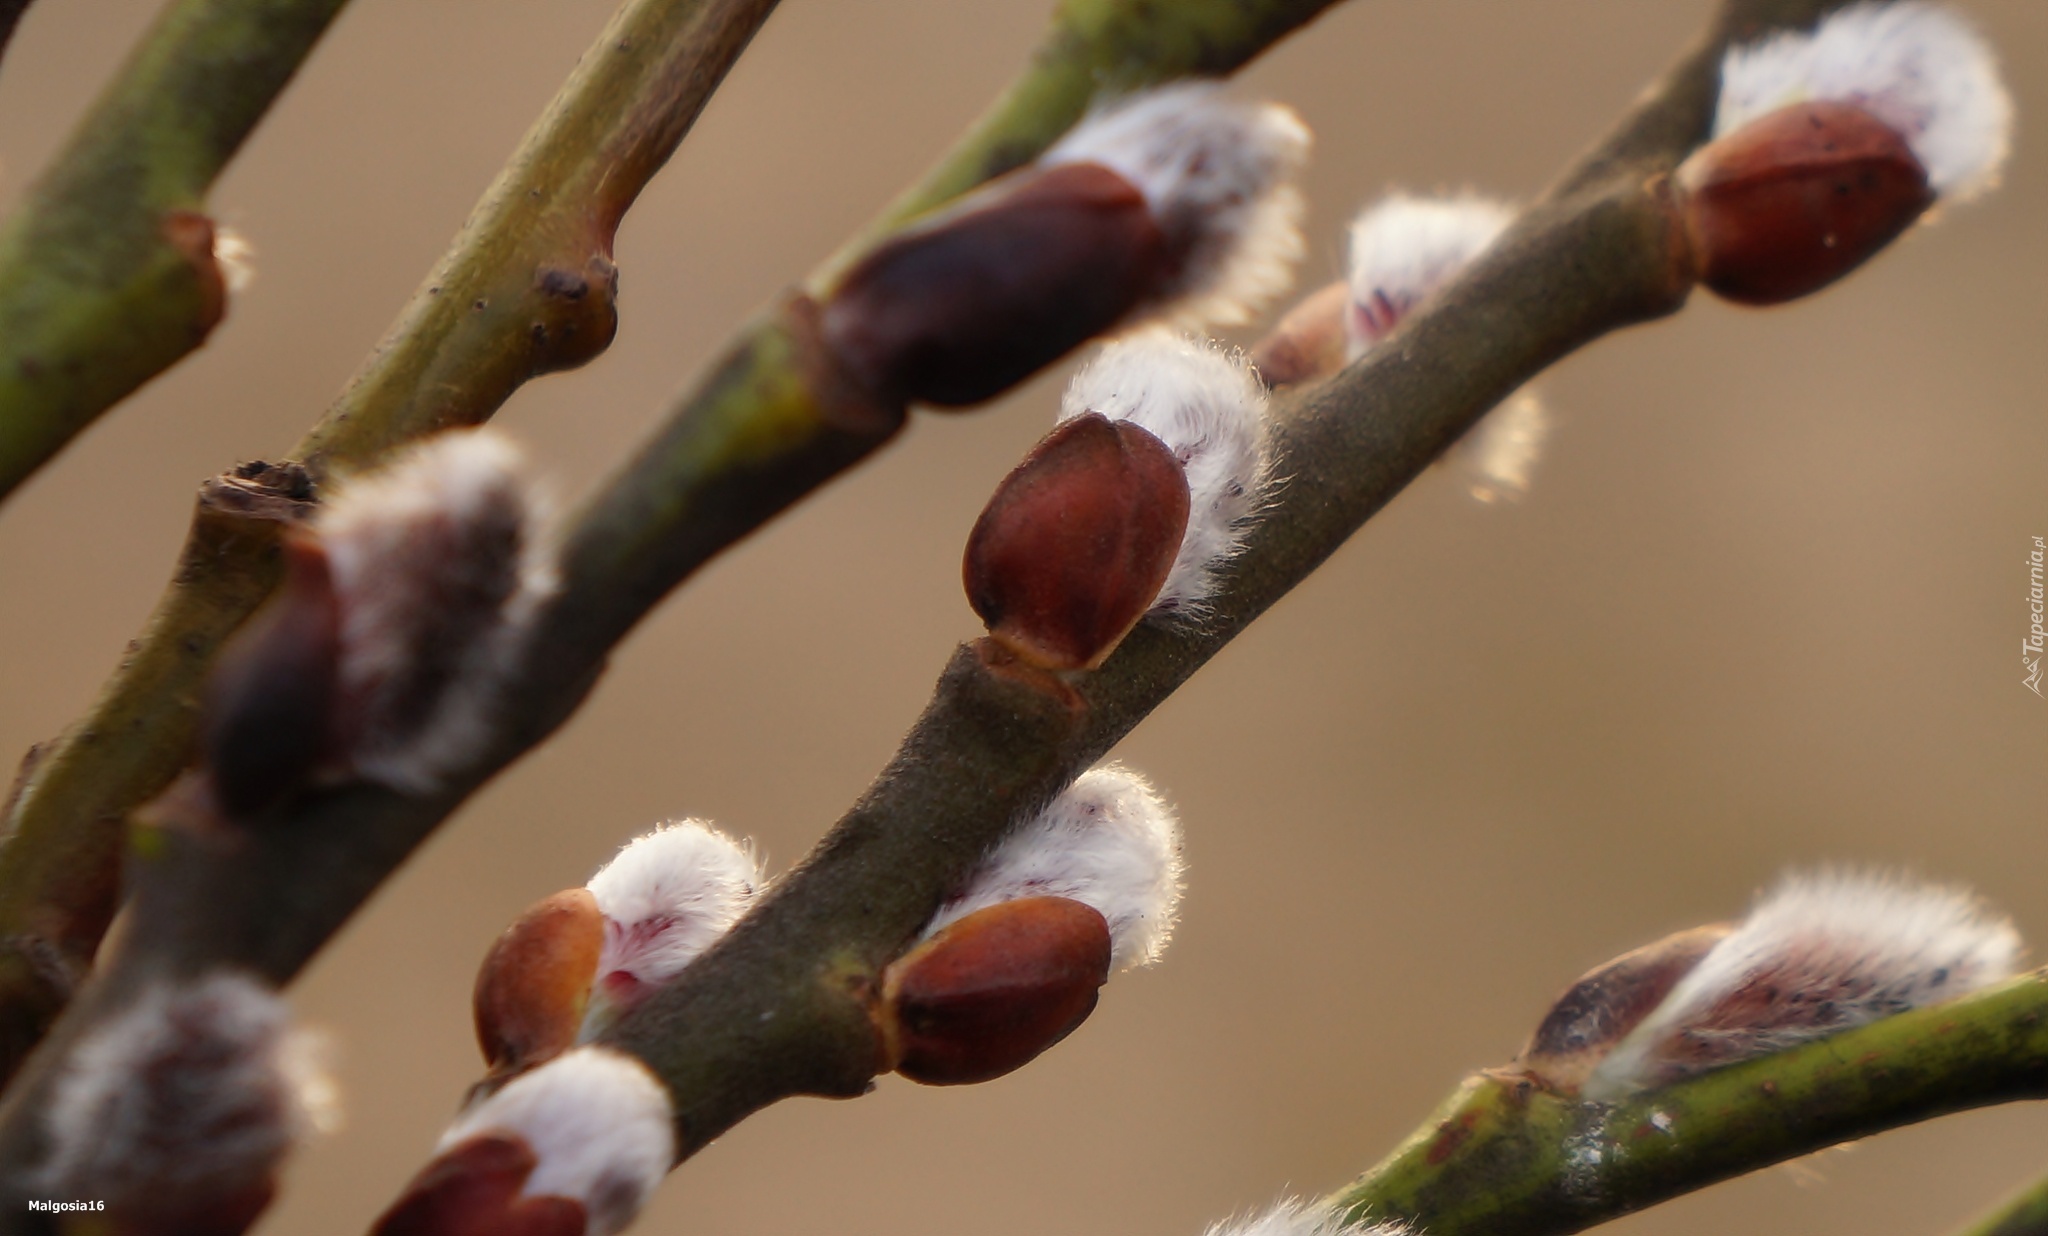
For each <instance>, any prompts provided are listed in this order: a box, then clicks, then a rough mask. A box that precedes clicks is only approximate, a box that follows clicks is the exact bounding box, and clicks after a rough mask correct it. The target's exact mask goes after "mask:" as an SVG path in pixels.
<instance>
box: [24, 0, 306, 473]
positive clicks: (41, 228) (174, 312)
mask: <svg viewBox="0 0 2048 1236" xmlns="http://www.w3.org/2000/svg"><path fill="white" fill-rule="evenodd" d="M345 2H346V0H178V2H177V3H174V4H172V5H171V6H170V7H169V8H167V9H165V10H164V12H163V14H162V15H161V16H160V17H158V19H157V21H156V24H155V25H154V26H152V27H151V28H150V30H149V32H148V33H147V34H146V35H144V36H143V41H142V45H141V46H140V47H139V48H138V49H137V50H136V52H135V54H134V55H133V56H132V57H131V58H130V59H129V61H128V63H127V64H126V65H125V66H124V67H123V68H122V70H121V72H120V74H119V76H117V77H116V78H115V79H114V81H113V83H112V84H111V85H110V86H109V87H108V88H107V90H106V92H105V93H103V94H102V95H101V96H100V98H99V101H98V102H97V103H95V104H94V105H93V108H92V110H91V111H90V112H89V113H87V115H86V117H85V120H84V121H83V122H82V123H81V124H80V125H79V128H78V131H77V132H76V133H74V134H73V135H72V137H71V141H70V143H69V144H68V145H66V146H65V148H64V149H63V151H62V152H60V153H59V154H58V156H57V158H56V161H55V162H54V163H53V164H52V165H51V167H50V169H49V170H48V171H47V172H45V173H44V174H43V176H42V177H41V178H40V179H39V180H37V182H36V183H35V185H34V186H33V187H32V188H30V190H29V192H28V196H27V198H26V200H24V202H23V203H22V205H21V208H20V209H19V210H18V211H16V213H15V214H14V216H13V217H12V218H10V219H9V220H8V221H7V223H6V225H5V226H4V227H0V499H4V498H5V497H6V495H7V494H9V493H11V492H12V491H13V490H14V488H15V487H16V486H18V485H20V484H21V482H22V481H24V480H25V479H27V478H28V476H29V474H30V473H32V472H34V471H35V470H36V469H37V468H39V467H41V466H42V464H43V463H44V462H45V461H46V460H48V459H49V458H50V457H51V456H52V455H55V454H56V453H57V451H58V450H60V449H61V448H62V447H63V445H64V444H65V443H66V442H68V441H70V440H71V439H72V438H73V437H74V436H76V435H77V434H78V433H80V432H81V431H83V430H84V429H85V427H86V426H87V425H90V424H92V422H93V421H94V420H95V419H96V418H97V417H98V416H99V415H100V413H102V412H104V411H106V410H107V409H108V408H109V407H111V406H113V404H114V403H115V402H116V401H118V400H119V399H121V398H122V397H123V396H125V395H127V394H128V393H129V392H130V391H132V390H134V389H135V388H136V387H138V386H141V385H142V384H143V383H144V382H147V381H148V380H149V379H151V378H153V377H155V376H156V375H157V374H159V373H161V372H163V371H164V370H165V369H168V368H169V367H170V366H171V365H172V364H174V363H176V362H177V360H178V359H179V358H181V357H183V356H184V355H185V354H186V353H187V352H190V351H192V350H193V349H194V348H196V347H198V346H199V345H200V344H201V343H203V342H204V341H205V339H206V336H207V334H208V332H210V331H211V330H212V329H213V327H214V325H215V324H216V323H218V322H219V321H220V319H221V316H222V314H223V313H224V312H225V310H226V307H227V295H226V289H225V287H224V285H223V283H222V280H221V274H220V270H219V268H218V266H216V265H215V263H214V260H213V225H212V223H211V222H210V221H208V220H207V218H206V216H205V215H204V214H203V213H201V212H202V211H203V210H204V207H205V200H206V191H207V190H208V189H209V188H211V187H212V185H213V181H214V178H215V177H216V176H218V175H220V172H221V169H222V168H224V167H225V166H226V165H227V162H228V160H229V159H231V158H233V157H234V154H235V152H236V151H237V150H238V149H240V148H241V145H242V141H243V139H244V138H246V137H248V136H249V132H250V130H252V129H254V128H255V127H256V122H257V121H258V120H261V119H262V118H263V113H264V112H266V111H268V110H269V108H270V104H271V102H272V101H273V100H274V99H276V98H277V96H278V94H279V93H280V92H282V91H283V90H284V88H285V84H286V83H287V82H289V81H290V80H291V78H292V74H294V73H296V72H297V71H298V68H299V64H300V62H301V61H303V60H304V59H305V58H306V55H307V54H308V53H309V52H311V51H312V50H313V45H314V44H315V43H316V42H318V41H319V39H320V36H321V34H322V33H324V32H325V31H326V29H327V24H328V23H329V22H330V21H332V20H333V19H334V16H335V14H336V13H338V12H340V10H341V7H342V5H343V4H344V3H345ZM21 7H22V6H20V5H14V6H10V8H11V11H10V12H9V13H8V14H7V15H6V16H7V26H8V28H9V32H10V33H11V27H12V24H13V22H12V19H13V18H14V17H17V16H19V12H20V8H21Z"/></svg>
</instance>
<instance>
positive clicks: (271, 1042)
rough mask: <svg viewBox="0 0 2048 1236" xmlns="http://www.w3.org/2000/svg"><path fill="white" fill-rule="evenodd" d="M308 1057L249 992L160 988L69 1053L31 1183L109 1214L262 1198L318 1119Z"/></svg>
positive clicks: (245, 982) (312, 1059) (253, 985)
mask: <svg viewBox="0 0 2048 1236" xmlns="http://www.w3.org/2000/svg"><path fill="white" fill-rule="evenodd" d="M320 1054H321V1053H320V1051H319V1049H318V1043H317V1036H312V1035H309V1034H307V1033H306V1032H304V1031H299V1030H294V1029H293V1028H292V1026H291V1014H290V1011H289V1010H288V1009H287V1008H286V1006H285V1003H284V1001H283V1000H282V999H280V998H279V997H278V996H277V995H276V993H274V992H272V991H270V990H269V989H268V988H266V987H264V986H262V985H261V984H259V983H257V982H256V981H255V980H253V979H250V978H246V977H244V976H242V975H239V974H228V973H218V974H213V975H210V976H208V977H206V978H203V979H200V980H198V981H196V982H188V983H179V984H172V983H168V982H161V981H160V982H158V983H156V984H154V985H152V986H151V987H149V988H148V989H146V990H145V991H144V992H143V994H142V995H141V996H140V997H139V998H138V999H137V1000H136V1001H135V1003H134V1005H133V1006H132V1007H130V1008H129V1009H128V1010H127V1011H125V1012H123V1013H121V1014H120V1015H119V1016H117V1017H115V1018H114V1019H112V1020H111V1021H109V1022H107V1023H106V1024H105V1025H103V1026H101V1027H100V1028H99V1029H97V1030H95V1031H93V1032H92V1034H91V1035H90V1036H88V1037H87V1038H86V1039H85V1040H84V1041H83V1042H82V1043H80V1044H79V1045H78V1047H77V1048H76V1049H75V1050H74V1051H73V1052H72V1054H71V1058H70V1060H69V1061H68V1062H67V1063H66V1064H65V1066H64V1072H63V1075H62V1076H61V1077H60V1078H59V1079H58V1081H57V1084H56V1087H55V1089H54V1091H53V1093H52V1097H51V1100H50V1107H49V1112H48V1114H47V1115H46V1117H45V1119H46V1120H47V1128H48V1130H49V1134H50V1157H49V1159H48V1160H47V1161H46V1164H45V1166H44V1168H43V1170H42V1173H41V1183H42V1185H43V1186H44V1187H45V1188H47V1189H48V1190H50V1191H51V1192H54V1193H57V1194H59V1195H61V1196H79V1197H97V1198H104V1199H106V1201H107V1202H108V1204H109V1205H110V1206H112V1207H114V1208H115V1209H116V1210H122V1211H126V1210H129V1209H131V1208H140V1209H143V1210H145V1211H147V1210H152V1209H156V1208H166V1209H169V1208H176V1209H180V1210H185V1209H189V1208H192V1207H195V1206H199V1207H203V1206H205V1205H206V1204H208V1203H211V1202H219V1201H225V1200H228V1199H229V1198H231V1197H232V1196H233V1195H236V1194H239V1193H243V1192H245V1191H247V1190H250V1189H253V1188H258V1187H261V1186H263V1185H264V1184H265V1182H267V1181H268V1180H269V1179H270V1178H271V1176H272V1173H274V1172H275V1171H276V1169H277V1167H278V1165H279V1164H280V1163H281V1162H282V1161H283V1159H284V1156H285V1154H286V1152H287V1151H289V1150H290V1149H291V1147H292V1145H293V1144H294V1143H295V1142H297V1141H298V1140H299V1139H300V1138H302V1137H303V1136H305V1135H306V1134H307V1133H309V1132H311V1131H312V1130H314V1129H315V1128H318V1127H321V1126H322V1125H323V1124H324V1123H326V1121H325V1120H324V1119H323V1117H325V1116H328V1115H330V1114H331V1110H332V1105H333V1086H332V1083H331V1082H330V1081H329V1080H328V1078H327V1077H326V1075H325V1073H324V1071H323V1070H322V1069H321V1068H320V1060H319V1057H320Z"/></svg>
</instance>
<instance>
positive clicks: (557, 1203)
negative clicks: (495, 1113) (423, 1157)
mask: <svg viewBox="0 0 2048 1236" xmlns="http://www.w3.org/2000/svg"><path fill="white" fill-rule="evenodd" d="M535 1162H536V1160H535V1156H534V1153H533V1148H532V1147H530V1146H528V1145H527V1144H526V1142H525V1141H524V1140H523V1139H521V1138H518V1137H513V1136H508V1135H504V1134H495V1133H485V1134H480V1135H478V1136H476V1137H472V1138H470V1139H468V1140H467V1141H464V1142H461V1143H460V1144H458V1145H456V1146H454V1147H452V1148H450V1149H449V1150H447V1151H446V1152H444V1153H442V1154H440V1155H437V1156H436V1157H435V1159H434V1161H433V1162H432V1163H429V1164H427V1166H426V1168H425V1170H423V1171H421V1172H420V1174H419V1175H417V1176H415V1177H413V1179H412V1183H410V1184H408V1185H407V1186H406V1187H405V1192H404V1193H402V1194H400V1195H399V1198H398V1200H397V1201H396V1202H393V1203H392V1204H391V1208H390V1209H389V1210H386V1211H385V1212H384V1213H383V1215H382V1216H380V1217H379V1218H378V1220H377V1225H376V1226H375V1227H373V1228H371V1229H370V1231H371V1236H584V1227H585V1222H586V1218H587V1216H586V1215H585V1214H584V1210H583V1205H582V1203H580V1202H577V1201H576V1200H574V1199H573V1198H566V1197H553V1196H546V1195H543V1196H538V1197H521V1196H520V1195H519V1193H520V1190H521V1189H522V1188H523V1187H524V1186H525V1184H526V1178H527V1176H529V1175H531V1174H532V1172H533V1168H534V1164H535Z"/></svg>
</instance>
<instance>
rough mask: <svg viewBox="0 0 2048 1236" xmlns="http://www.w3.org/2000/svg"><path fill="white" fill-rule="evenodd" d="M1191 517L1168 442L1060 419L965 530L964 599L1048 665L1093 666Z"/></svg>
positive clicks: (1131, 430)
mask: <svg viewBox="0 0 2048 1236" xmlns="http://www.w3.org/2000/svg"><path fill="white" fill-rule="evenodd" d="M1187 526H1188V481H1187V476H1186V474H1185V473H1184V472H1183V471H1182V469H1181V466H1180V462H1179V461H1178V460H1176V459H1175V458H1174V455H1173V452H1172V451H1171V450H1170V449H1169V448H1168V447H1167V446H1166V444H1165V443H1163V442H1161V441H1160V440H1159V439H1158V438H1155V437H1153V436H1152V435H1151V434H1150V433H1148V432H1146V431H1145V430H1143V429H1140V428H1138V427H1137V426H1136V425H1133V424H1131V423H1130V422H1128V421H1111V420H1109V419H1108V418H1106V417H1104V416H1102V415H1100V414H1098V413H1094V412H1090V413H1087V414H1085V415H1082V416H1077V417H1074V418H1073V419H1072V420H1068V421H1065V422H1063V423H1062V424H1061V425H1060V426H1059V427H1058V428H1056V429H1054V430H1053V431H1052V432H1051V433H1050V434H1048V435H1046V437H1045V439H1044V440H1043V441H1041V442H1040V443H1039V444H1038V445H1037V446H1036V447H1034V448H1033V449H1032V451H1031V453H1030V454H1029V455H1027V456H1025V457H1024V462H1023V463H1020V464H1018V465H1017V467H1016V470H1015V471H1013V472H1011V473H1010V475H1009V476H1007V477H1004V478H1003V483H1002V484H1001V485H1000V486H998V487H997V489H996V492H995V496H994V497H992V498H990V499H989V502H988V506H987V507H986V508H984V509H983V510H982V512H981V518H980V519H978V520H976V521H975V524H974V531H973V533H972V534H970V535H969V536H968V538H967V555H966V561H965V563H964V574H965V577H966V583H967V599H968V601H969V603H970V604H972V605H973V606H974V612H975V613H977V614H979V615H981V619H982V621H983V622H985V623H987V624H988V629H989V634H990V635H993V636H994V637H995V638H996V639H997V640H998V641H1000V642H1001V643H1003V644H1004V645H1005V646H1007V647H1009V648H1010V649H1011V650H1013V651H1014V652H1016V653H1017V655H1018V656H1020V657H1022V658H1023V659H1025V660H1027V661H1030V662H1032V663H1033V664H1036V665H1040V666H1044V667H1045V668H1047V669H1059V670H1067V669H1093V668H1094V667H1095V666H1097V665H1100V664H1101V663H1102V660H1103V658H1104V657H1107V656H1108V655H1109V654H1110V652H1111V651H1112V650H1113V649H1115V647H1116V646H1117V643H1118V642H1119V641H1121V640H1122V639H1123V637H1124V636H1125V635H1126V634H1127V633H1128V632H1129V631H1130V629H1131V628H1132V627H1133V626H1136V625H1137V622H1138V619H1140V618H1143V617H1144V616H1145V611H1146V610H1148V609H1150V608H1151V607H1152V602H1153V601H1154V600H1155V599H1156V598H1157V597H1158V596H1159V589H1160V587H1161V586H1162V585H1163V584H1165V582H1166V576H1167V573H1168V572H1169V571H1170V570H1172V568H1173V560H1174V558H1175V557H1176V556H1177V555H1178V554H1179V553H1180V544H1181V539H1182V537H1183V536H1184V535H1185V534H1186V532H1187Z"/></svg>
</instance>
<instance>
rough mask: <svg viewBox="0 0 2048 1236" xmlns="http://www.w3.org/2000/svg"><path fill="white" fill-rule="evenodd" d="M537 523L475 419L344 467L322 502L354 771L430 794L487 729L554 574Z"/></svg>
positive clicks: (501, 441) (534, 500)
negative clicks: (341, 480) (340, 481)
mask: <svg viewBox="0 0 2048 1236" xmlns="http://www.w3.org/2000/svg"><path fill="white" fill-rule="evenodd" d="M544 522H545V512H544V504H543V502H542V500H541V498H540V497H539V495H538V494H537V492H536V490H535V488H534V486H533V485H532V484H531V483H530V482H529V481H528V480H527V479H526V477H525V469H524V465H523V460H522V458H521V454H520V451H519V449H518V448H517V447H516V446H514V445H513V444H512V442H511V441H510V440H509V439H507V438H504V437H502V436H500V435H498V434H494V433H492V432H490V431H488V430H481V429H474V430H455V431H450V432H448V433H443V434H439V435H437V436H435V437H433V438H430V439H428V440H426V441H425V442H423V443H421V444H419V445H418V446H415V447H413V448H412V449H410V450H408V451H407V452H406V453H405V454H403V455H401V456H400V457H399V458H398V459H397V460H395V461H394V462H392V463H391V464H390V465H389V466H387V467H385V468H382V469H380V470H378V471H376V472H373V473H369V474H367V475H363V476H359V477H354V478H351V479H350V480H348V481H347V482H346V483H345V484H344V485H342V486H341V487H340V489H339V492H338V493H337V494H336V495H335V497H334V498H333V499H332V500H331V501H329V503H328V504H327V506H326V507H325V508H324V509H323V510H322V511H321V513H320V516H319V519H318V522H317V523H316V525H315V527H316V529H317V531H318V532H319V534H320V540H321V543H322V544H323V545H324V546H325V547H326V549H327V554H328V561H329V563H330V566H331V569H332V572H333V578H334V589H335V595H336V597H337V599H338V601H339V603H340V606H341V614H342V619H341V645H342V652H341V667H340V668H341V675H340V676H341V686H342V693H343V696H344V698H345V699H347V700H349V701H350V702H351V707H352V708H353V715H352V722H353V724H352V725H351V726H350V727H349V728H350V730H351V732H352V733H353V735H354V739H353V745H352V749H351V751H350V753H349V756H350V764H351V767H352V771H353V772H355V773H356V774H357V775H360V776H363V777H366V778H369V779H371V780H375V781H380V782H383V783H384V784H386V785H389V786H391V787H392V788H394V789H397V790H400V791H403V792H406V793H412V794H426V793H431V792H433V791H435V790H436V789H438V788H439V787H440V786H441V784H442V782H443V779H444V778H445V777H446V776H447V774H448V773H449V772H450V771H452V770H454V769H457V768H460V767H461V766H462V765H463V764H464V763H465V762H467V761H468V760H470V759H473V758H474V757H475V756H476V755H477V754H478V752H479V751H480V750H481V748H482V747H483V745H484V744H485V743H486V742H487V741H488V740H489V738H490V735H491V732H492V726H493V722H494V713H495V711H496V708H497V705H498V691H499V689H500V687H501V680H502V678H503V676H504V674H505V672H506V670H507V669H508V668H509V666H510V664H511V662H512V661H513V660H514V659H515V658H516V657H518V656H519V655H520V653H521V651H522V649H523V647H524V642H525V638H526V635H527V632H528V630H529V628H530V626H531V622H532V618H533V616H534V613H535V611H536V610H537V609H538V608H539V606H540V603H541V602H542V601H543V600H545V599H546V598H547V597H548V596H549V595H550V594H552V593H553V592H554V590H555V587H556V578H555V567H554V555H553V548H552V546H551V545H549V544H548V543H547V538H546V536H545V534H544V533H543V531H542V525H543V523H544Z"/></svg>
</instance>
